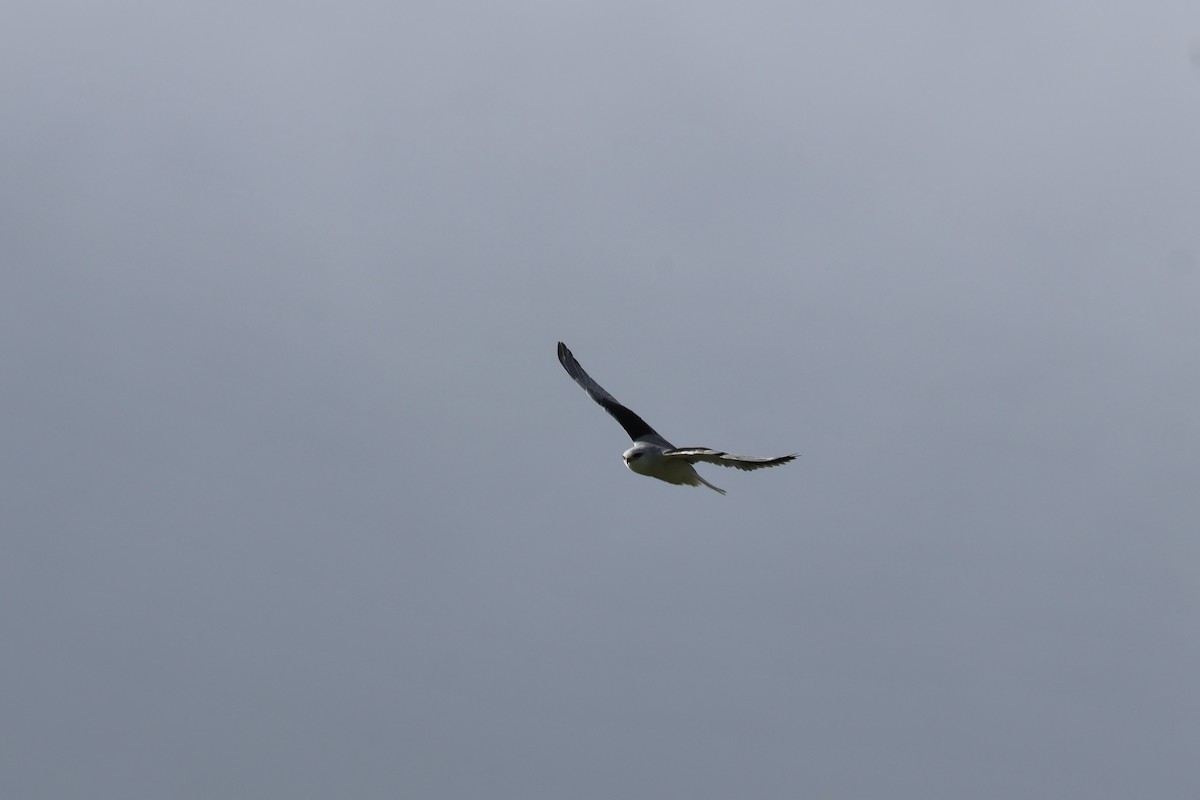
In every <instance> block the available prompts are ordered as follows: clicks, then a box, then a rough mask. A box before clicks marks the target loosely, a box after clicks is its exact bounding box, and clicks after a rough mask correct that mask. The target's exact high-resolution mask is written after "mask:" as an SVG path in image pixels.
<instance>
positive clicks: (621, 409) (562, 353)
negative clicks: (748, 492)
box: [558, 342, 796, 494]
mask: <svg viewBox="0 0 1200 800" xmlns="http://www.w3.org/2000/svg"><path fill="white" fill-rule="evenodd" d="M558 360H559V361H560V362H561V363H562V365H563V369H565V370H566V371H567V374H568V375H570V376H571V377H572V378H574V379H575V382H576V383H578V384H579V385H580V386H582V387H583V390H584V391H585V392H587V393H588V397H590V398H592V399H593V400H595V401H596V402H597V403H599V404H600V405H601V407H602V408H603V409H604V410H605V411H607V412H608V413H609V414H612V415H613V418H614V419H616V421H617V422H619V423H621V427H622V428H624V429H625V432H626V433H628V434H629V438H630V439H633V447H631V448H629V449H628V450H626V451H625V453H624V456H623V458H624V459H625V466H627V467H629V468H630V469H631V470H633V471H634V472H636V473H637V474H639V475H648V476H650V477H651V478H658V479H659V480H660V481H666V482H667V483H674V484H676V485H679V486H699V485H701V484H703V485H705V486H707V487H708V488H710V489H712V490H713V491H714V492H720V493H721V494H725V490H724V489H718V488H717V487H716V486H713V485H712V484H711V483H709V482H708V481H706V480H704V478H701V477H700V473H698V472H696V468H695V467H693V466H692V465H693V464H695V463H696V462H698V461H704V462H707V463H709V464H719V465H721V466H722V467H737V468H738V469H746V470H750V469H762V468H763V467H775V466H778V465H780V464H786V463H788V462H789V461H794V460H795V458H796V454H795V453H793V454H792V455H790V456H779V457H778V458H756V457H754V456H735V455H732V454H730V453H725V452H723V451H721V450H711V449H709V448H707V447H675V446H674V445H673V444H671V443H670V442H668V441H667V440H666V439H664V438H663V437H661V436H659V435H658V432H657V431H655V430H654V428H651V427H650V426H649V425H647V424H646V421H645V420H644V419H642V418H641V417H639V416H638V415H637V414H635V413H633V412H632V411H630V410H629V409H628V408H626V407H625V406H623V405H621V404H620V403H618V402H617V398H615V397H613V396H612V395H611V394H609V393H608V392H606V391H604V387H603V386H601V385H600V384H598V383H596V382H595V381H594V380H592V376H591V375H588V374H587V373H586V372H584V370H583V367H581V366H579V362H578V361H576V360H575V356H573V355H572V354H571V351H570V350H568V349H567V346H566V345H565V344H563V343H562V342H559V343H558Z"/></svg>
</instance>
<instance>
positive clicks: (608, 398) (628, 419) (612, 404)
mask: <svg viewBox="0 0 1200 800" xmlns="http://www.w3.org/2000/svg"><path fill="white" fill-rule="evenodd" d="M558 360H559V361H560V362H562V365H563V369H565V370H566V371H567V374H568V375H570V376H571V377H572V378H574V379H575V382H576V383H578V384H579V385H580V386H582V387H583V390H584V391H585V392H587V393H588V397H590V398H592V399H593V400H595V401H596V402H597V403H599V404H600V405H601V406H603V407H604V410H605V411H607V412H608V413H610V414H612V415H613V418H614V419H616V421H617V422H619V423H621V427H622V428H624V429H625V432H626V433H628V434H629V438H630V439H633V440H635V441H636V440H637V439H640V438H643V437H646V436H654V437H656V438H658V439H662V437H661V436H659V435H658V432H657V431H655V430H654V428H651V427H650V426H649V425H647V424H646V421H645V420H644V419H642V418H641V417H639V416H638V415H637V414H635V413H633V412H632V411H630V410H629V409H628V408H626V407H625V406H623V405H621V404H620V403H618V402H617V398H615V397H613V396H612V395H611V394H609V393H608V392H606V391H604V387H603V386H601V385H600V384H598V383H596V382H595V381H594V380H592V376H591V375H588V374H587V373H586V372H584V370H583V367H581V366H579V362H578V361H576V360H575V356H573V355H571V351H570V350H568V349H567V346H566V345H565V344H563V343H562V342H559V343H558ZM669 446H670V445H668V447H669Z"/></svg>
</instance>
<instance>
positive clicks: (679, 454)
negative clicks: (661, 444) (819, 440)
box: [662, 447, 797, 470]
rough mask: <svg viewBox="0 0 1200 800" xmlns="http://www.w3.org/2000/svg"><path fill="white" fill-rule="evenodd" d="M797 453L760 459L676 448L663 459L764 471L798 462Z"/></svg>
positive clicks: (705, 450)
mask: <svg viewBox="0 0 1200 800" xmlns="http://www.w3.org/2000/svg"><path fill="white" fill-rule="evenodd" d="M796 455H797V454H796V453H792V454H791V455H790V456H778V457H776V458H760V457H758V456H737V455H734V454H732V453H726V452H724V451H722V450H712V449H710V448H707V447H676V448H675V449H673V450H668V451H666V452H665V453H663V454H662V457H663V458H681V459H683V460H684V461H686V462H688V463H689V464H695V463H696V462H697V461H703V462H705V463H706V464H717V465H718V466H722V467H735V468H737V469H745V470H751V469H763V468H764V467H777V466H779V465H780V464H786V463H788V462H789V461H795V460H796Z"/></svg>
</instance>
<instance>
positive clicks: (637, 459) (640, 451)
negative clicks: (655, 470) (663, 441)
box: [621, 442, 661, 475]
mask: <svg viewBox="0 0 1200 800" xmlns="http://www.w3.org/2000/svg"><path fill="white" fill-rule="evenodd" d="M659 450H661V448H657V447H654V446H652V445H648V444H646V443H645V442H637V443H635V444H634V445H633V447H631V448H629V449H628V450H626V451H625V452H624V453H623V454H622V456H621V457H622V458H624V459H625V466H627V467H629V468H630V469H631V470H633V471H634V472H636V473H638V474H639V475H648V474H650V470H651V469H652V467H651V466H650V464H651V462H652V461H654V459H655V457H656V456H657V455H658V452H659Z"/></svg>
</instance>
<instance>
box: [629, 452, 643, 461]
mask: <svg viewBox="0 0 1200 800" xmlns="http://www.w3.org/2000/svg"><path fill="white" fill-rule="evenodd" d="M641 457H642V454H641V453H630V454H629V460H630V461H637V460H638V459H639V458H641Z"/></svg>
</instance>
